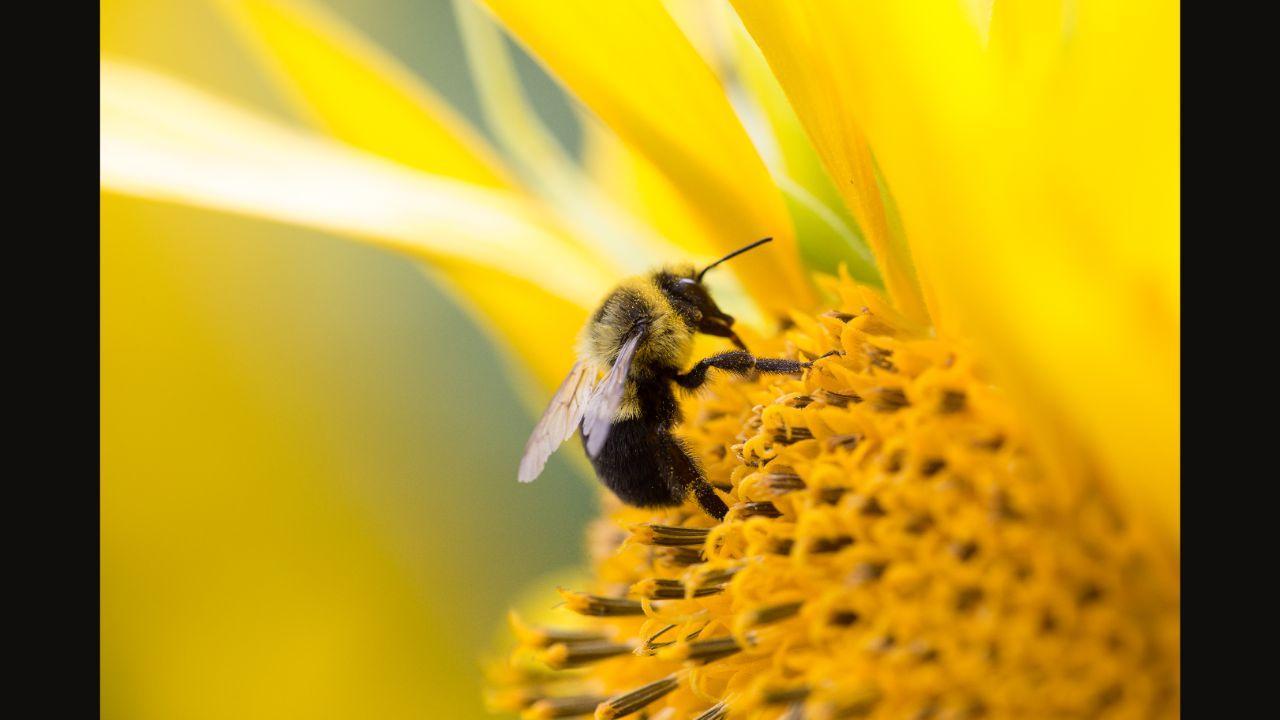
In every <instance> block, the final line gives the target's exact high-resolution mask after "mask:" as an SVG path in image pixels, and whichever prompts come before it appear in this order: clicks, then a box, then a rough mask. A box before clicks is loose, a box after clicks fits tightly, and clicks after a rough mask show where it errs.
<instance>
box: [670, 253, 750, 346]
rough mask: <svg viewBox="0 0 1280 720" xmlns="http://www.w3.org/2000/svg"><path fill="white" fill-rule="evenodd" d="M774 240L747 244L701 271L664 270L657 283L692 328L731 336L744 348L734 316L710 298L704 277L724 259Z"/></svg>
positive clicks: (693, 269)
mask: <svg viewBox="0 0 1280 720" xmlns="http://www.w3.org/2000/svg"><path fill="white" fill-rule="evenodd" d="M772 239H773V238H765V239H763V240H757V241H755V242H753V243H751V244H750V245H747V246H746V247H742V248H738V249H737V250H734V251H733V252H731V253H729V254H728V255H725V256H724V257H722V258H720V259H719V260H717V261H715V262H713V263H711V264H710V265H708V266H706V267H705V268H703V269H702V270H701V271H698V270H696V269H695V268H693V267H691V266H690V267H685V268H679V269H671V270H665V271H663V272H661V273H659V275H658V285H659V287H661V288H662V292H663V294H665V295H666V296H667V299H668V300H669V301H670V302H671V305H672V307H673V308H675V310H676V312H677V313H679V315H680V317H681V319H683V320H684V321H685V323H686V324H688V326H689V327H690V328H691V329H692V330H694V331H695V332H700V333H703V334H704V335H714V336H716V337H725V338H729V339H730V340H732V341H733V344H734V345H737V346H738V347H740V348H742V349H744V350H745V349H746V346H745V345H744V344H743V342H742V340H740V339H739V338H738V336H737V334H736V333H734V332H733V316H732V315H730V314H728V313H726V312H725V311H723V310H721V309H720V306H719V305H716V301H715V300H712V299H711V294H710V293H708V292H707V288H706V286H705V285H703V284H702V277H703V276H704V275H706V274H707V271H708V270H710V269H711V268H713V267H715V266H717V265H719V264H720V263H722V262H724V261H725V260H728V259H729V258H732V257H736V256H738V255H741V254H742V253H744V252H746V251H748V250H750V249H752V248H756V247H759V246H761V245H763V244H765V243H767V242H769V241H770V240H772Z"/></svg>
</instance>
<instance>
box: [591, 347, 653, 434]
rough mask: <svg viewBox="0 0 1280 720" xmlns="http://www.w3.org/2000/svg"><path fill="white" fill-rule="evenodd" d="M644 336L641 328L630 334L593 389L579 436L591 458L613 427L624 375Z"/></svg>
mask: <svg viewBox="0 0 1280 720" xmlns="http://www.w3.org/2000/svg"><path fill="white" fill-rule="evenodd" d="M644 333H645V328H644V327H643V326H642V327H639V328H637V329H636V330H634V331H632V333H631V336H630V337H628V338H627V341H626V342H624V343H623V344H622V349H621V350H619V351H618V359H617V360H614V361H613V367H612V368H611V369H610V370H609V374H608V375H606V376H605V378H604V380H601V381H600V384H599V385H597V386H596V391H595V393H594V394H592V396H591V400H590V401H589V402H588V403H587V412H586V415H585V416H583V418H582V436H583V437H584V438H586V440H587V454H588V455H590V456H591V457H595V456H596V455H599V454H600V448H602V447H604V441H605V438H607V437H609V426H610V425H612V424H613V416H614V415H617V414H618V406H619V405H621V404H622V396H623V395H624V394H625V393H626V391H627V373H628V372H630V370H631V359H632V358H633V357H635V354H636V348H637V347H638V346H639V345H640V339H641V338H642V337H644Z"/></svg>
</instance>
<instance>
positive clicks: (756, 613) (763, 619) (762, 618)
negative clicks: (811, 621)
mask: <svg viewBox="0 0 1280 720" xmlns="http://www.w3.org/2000/svg"><path fill="white" fill-rule="evenodd" d="M803 606H804V603H802V602H799V601H797V602H789V603H781V604H778V605H766V606H765V607H762V608H756V609H755V610H752V611H750V612H748V613H747V614H746V624H747V625H748V626H753V625H768V624H769V623H773V622H778V621H779V620H785V619H787V618H789V617H792V616H794V615H795V614H796V613H799V612H800V608H801V607H803Z"/></svg>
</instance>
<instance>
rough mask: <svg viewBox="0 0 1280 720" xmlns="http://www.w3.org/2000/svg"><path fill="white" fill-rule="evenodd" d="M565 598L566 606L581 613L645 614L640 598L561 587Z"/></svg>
mask: <svg viewBox="0 0 1280 720" xmlns="http://www.w3.org/2000/svg"><path fill="white" fill-rule="evenodd" d="M559 593H560V597H562V598H564V604H565V607H567V608H569V609H570V610H572V611H574V612H576V613H578V614H579V615H591V616H594V617H618V616H621V615H643V614H644V606H642V605H641V604H640V602H639V601H638V600H629V599H627V598H613V597H601V596H600V595H590V594H588V593H584V592H575V591H572V590H565V589H564V588H560V589H559Z"/></svg>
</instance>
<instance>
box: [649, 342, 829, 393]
mask: <svg viewBox="0 0 1280 720" xmlns="http://www.w3.org/2000/svg"><path fill="white" fill-rule="evenodd" d="M806 367H809V365H808V364H807V363H803V362H800V361H799V360H787V359H784V358H758V357H755V356H754V355H752V354H751V353H749V352H744V351H742V350H731V351H729V352H724V353H720V354H718V355H712V356H710V357H705V358H703V359H701V360H699V361H698V364H697V365H694V366H693V367H692V368H691V369H690V370H689V372H687V373H684V374H680V375H676V376H675V377H674V378H673V380H675V382H676V384H677V385H679V386H680V387H683V388H686V389H688V390H695V389H697V388H699V387H702V384H703V383H704V382H706V381H707V370H710V369H711V368H716V369H718V370H724V371H725V372H731V373H733V374H735V375H746V374H747V373H749V372H751V371H752V370H759V371H760V372H767V373H784V374H785V373H798V372H800V371H801V370H803V369H805V368H806Z"/></svg>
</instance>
